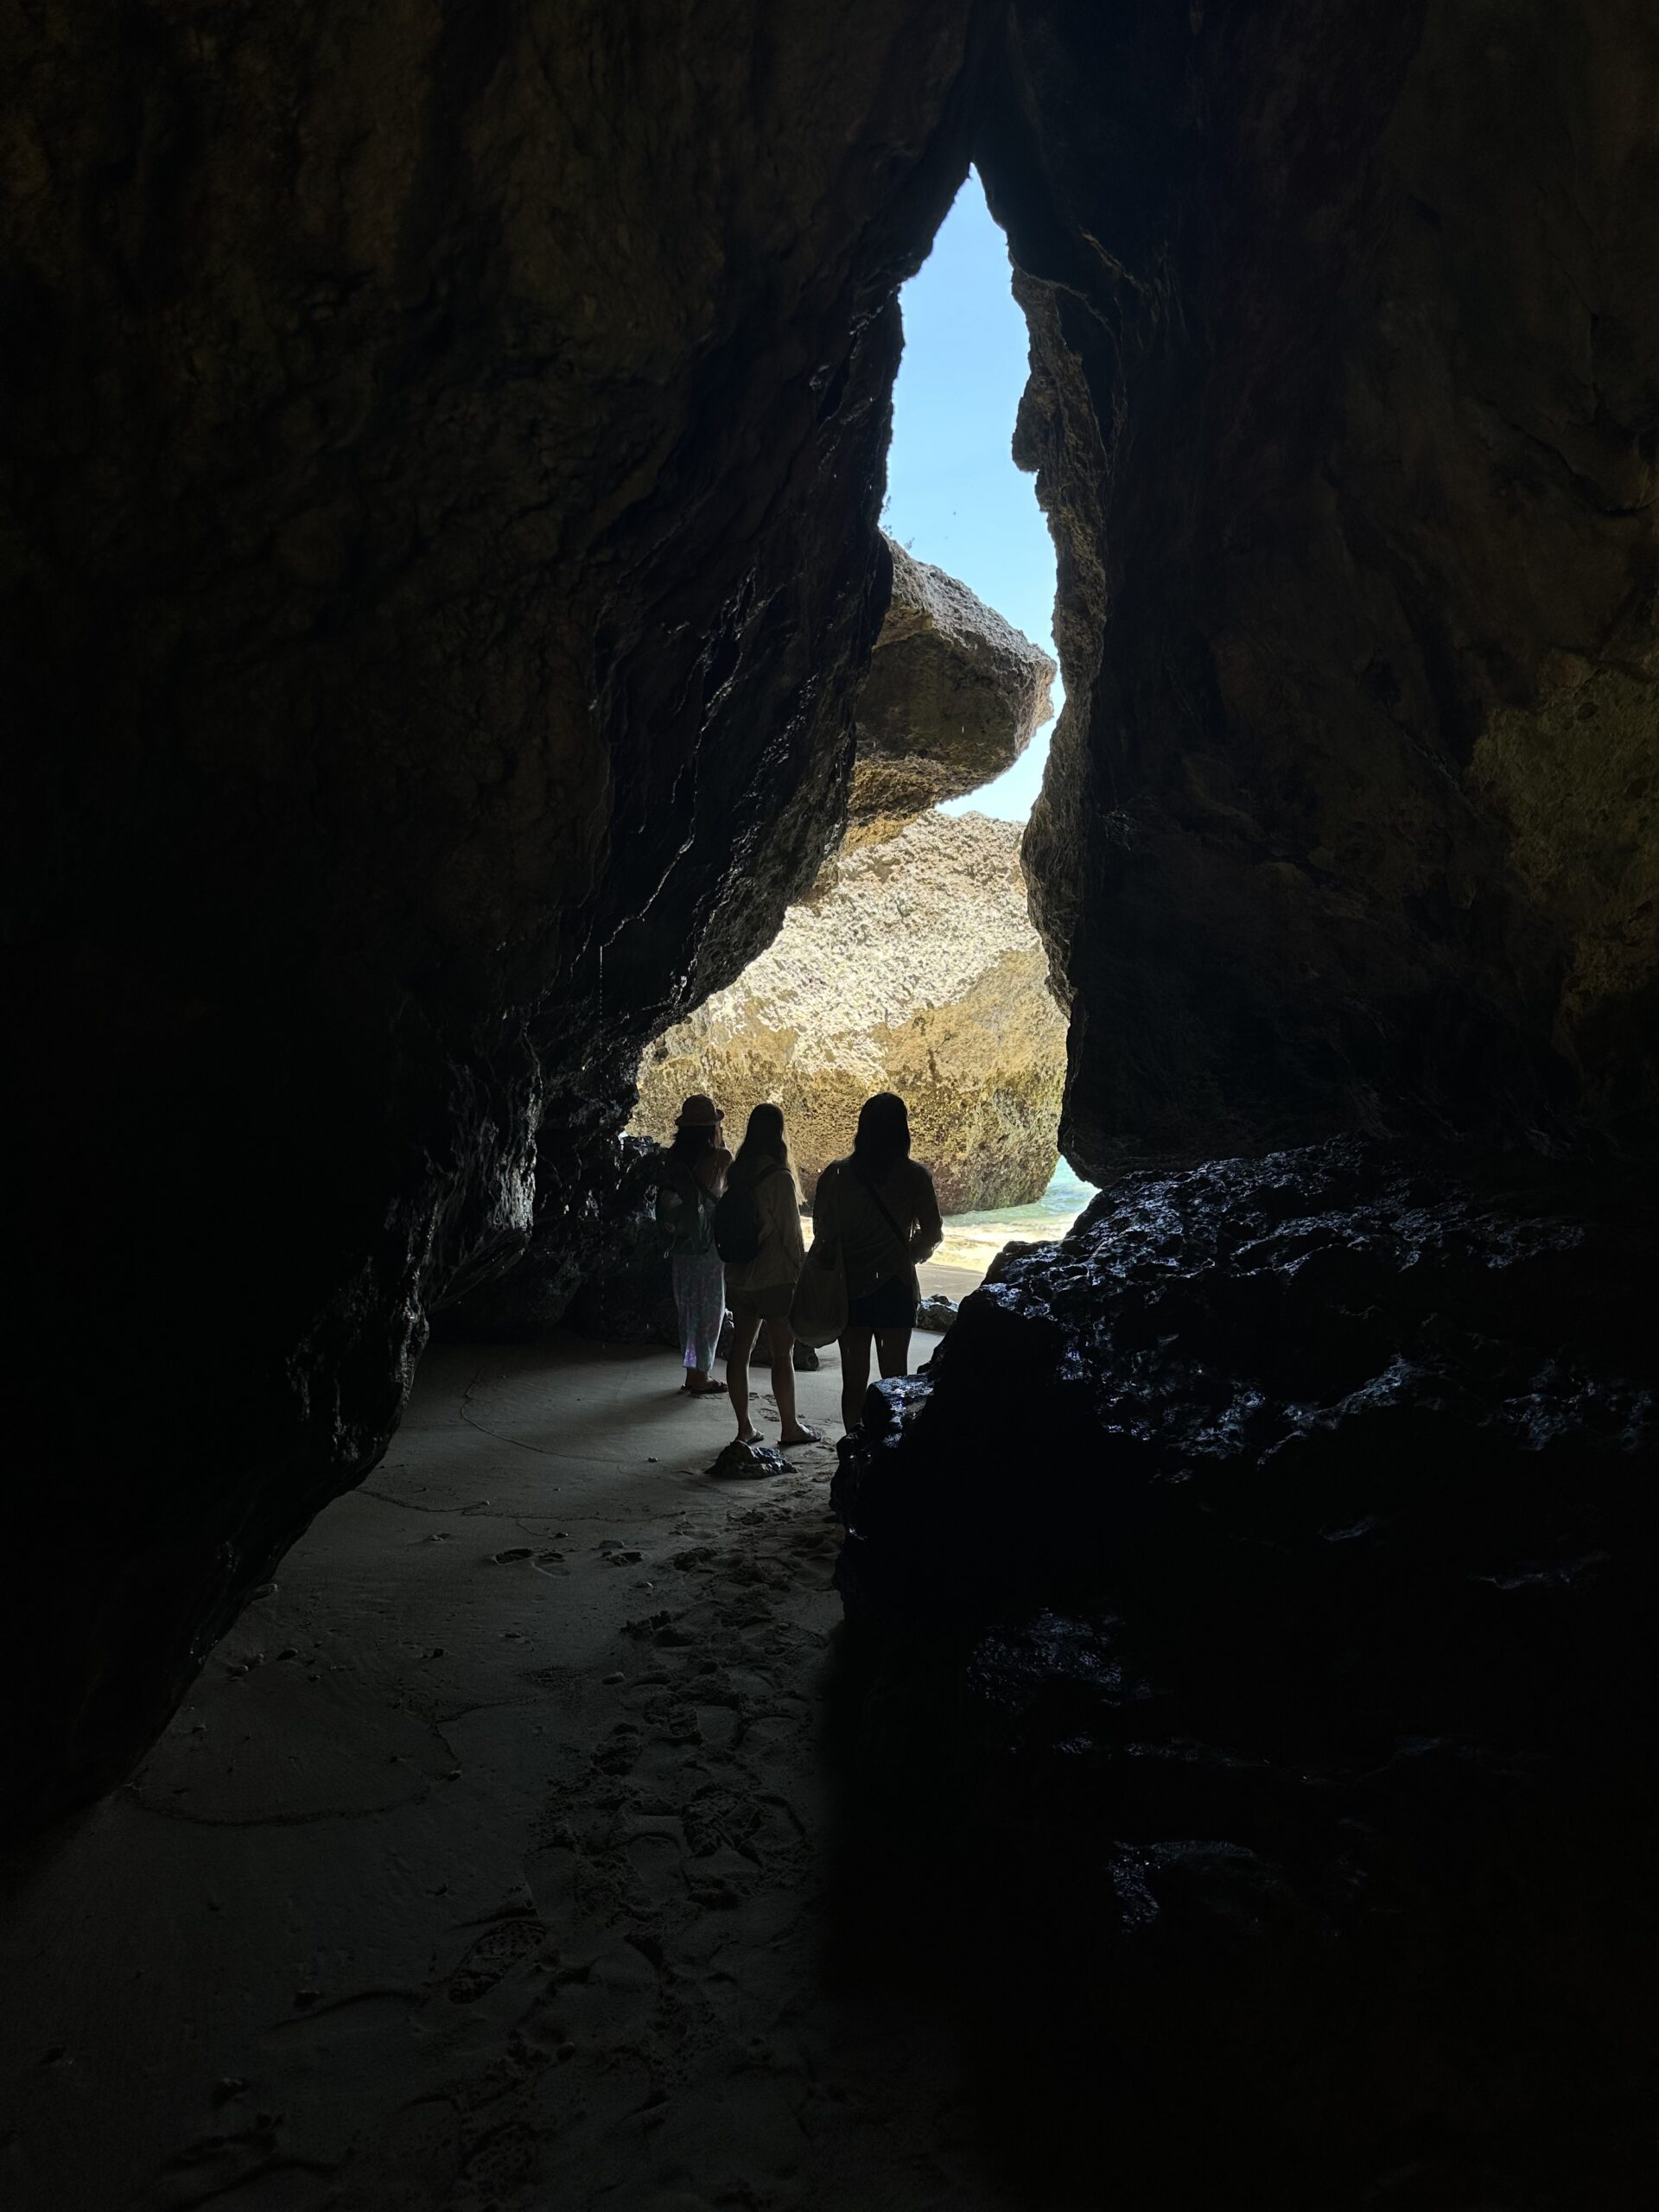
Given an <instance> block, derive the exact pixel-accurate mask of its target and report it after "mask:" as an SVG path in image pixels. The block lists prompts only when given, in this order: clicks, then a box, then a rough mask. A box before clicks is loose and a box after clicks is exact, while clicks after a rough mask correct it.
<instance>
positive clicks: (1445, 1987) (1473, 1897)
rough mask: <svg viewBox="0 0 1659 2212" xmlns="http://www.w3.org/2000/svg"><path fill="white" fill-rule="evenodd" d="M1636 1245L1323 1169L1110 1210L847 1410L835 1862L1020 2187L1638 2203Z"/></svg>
mask: <svg viewBox="0 0 1659 2212" xmlns="http://www.w3.org/2000/svg"><path fill="white" fill-rule="evenodd" d="M1656 1226H1659V1193H1656V1192H1655V1190H1654V1188H1653V1186H1652V1185H1651V1182H1650V1181H1649V1183H1648V1184H1647V1185H1645V1186H1644V1185H1642V1184H1641V1183H1640V1182H1639V1181H1638V1180H1637V1179H1636V1178H1634V1177H1633V1176H1631V1175H1630V1173H1629V1172H1628V1170H1621V1171H1619V1172H1618V1173H1609V1172H1605V1171H1603V1172H1599V1173H1596V1172H1587V1171H1584V1170H1579V1171H1573V1170H1571V1169H1566V1168H1562V1167H1560V1166H1554V1165H1551V1164H1548V1163H1544V1162H1541V1161H1539V1160H1536V1159H1522V1160H1508V1161H1489V1162H1486V1163H1484V1164H1482V1163H1479V1162H1477V1161H1475V1160H1472V1159H1471V1158H1468V1157H1459V1158H1452V1159H1446V1158H1440V1159H1436V1158H1434V1157H1432V1156H1427V1155H1423V1154H1416V1155H1405V1154H1399V1153H1384V1152H1382V1151H1380V1150H1376V1149H1373V1148H1371V1147H1364V1146H1362V1145H1359V1144H1357V1143H1355V1142H1352V1141H1342V1142H1339V1143H1334V1144H1331V1145H1327V1146H1324V1147H1318V1148H1314V1149H1312V1150H1307V1151H1300V1152H1294V1153H1289V1154H1279V1155H1276V1156H1273V1157H1270V1158H1268V1159H1266V1160H1260V1161H1244V1160H1234V1161H1228V1162H1220V1163H1216V1164H1213V1165H1211V1166H1208V1167H1206V1168H1203V1169H1198V1170H1194V1171H1192V1172H1190V1173H1185V1174H1180V1175H1165V1176H1160V1177H1152V1176H1141V1177H1134V1178H1126V1179H1123V1180H1122V1182H1120V1183H1119V1184H1118V1185H1116V1186H1115V1187H1114V1188H1113V1189H1111V1190H1109V1191H1107V1192H1103V1193H1102V1195H1101V1197H1100V1198H1098V1199H1097V1200H1096V1203H1095V1205H1093V1206H1092V1207H1091V1208H1090V1211H1089V1213H1088V1214H1087V1215H1085V1216H1084V1218H1083V1219H1082V1220H1081V1221H1080V1222H1079V1223H1078V1224H1077V1228H1076V1229H1075V1230H1073V1231H1072V1233H1071V1236H1068V1237H1067V1238H1066V1239H1065V1242H1064V1243H1061V1244H1059V1245H1057V1246H1049V1247H1038V1248H1033V1249H1027V1250H1026V1251H1025V1252H1023V1253H1021V1254H1019V1255H1013V1256H1010V1257H1009V1258H1007V1259H1006V1260H1005V1261H1004V1262H1001V1264H1000V1266H999V1267H998V1268H996V1269H995V1271H994V1274H993V1276H992V1278H991V1280H990V1281H988V1283H987V1285H986V1287H984V1288H983V1289H982V1290H981V1291H979V1292H977V1293H976V1294H973V1295H972V1296H970V1297H969V1298H968V1299H967V1300H964V1302H963V1307H962V1311H961V1314H960V1318H959V1319H958V1320H957V1325H956V1326H955V1328H954V1329H953V1330H952V1332H951V1333H950V1336H949V1337H948V1338H946V1339H945V1340H944V1344H942V1346H941V1347H940V1348H939V1350H938V1351H936V1353H935V1354H934V1355H933V1358H932V1360H931V1363H930V1366H929V1369H928V1370H927V1372H926V1373H925V1375H922V1376H915V1377H912V1378H910V1379H908V1380H906V1382H904V1383H891V1384H885V1385H882V1386H880V1388H879V1389H876V1390H875V1391H874V1392H873V1393H872V1395H871V1400H870V1405H869V1409H868V1413H867V1416H866V1421H865V1424H864V1427H863V1429H862V1431H861V1433H859V1434H858V1435H856V1436H855V1437H854V1438H852V1439H849V1440H848V1441H847V1442H846V1443H845V1444H843V1446H842V1464H841V1467H840V1471H839V1472H838V1473H837V1476H836V1483H835V1486H834V1493H833V1494H834V1497H835V1501H836V1504H837V1505H838V1507H839V1509H840V1510H841V1512H842V1517H843V1519H844V1521H845V1522H846V1523H847V1529H848V1538H847V1542H846V1545H845V1548H844V1549H843V1552H842V1560H841V1563H840V1568H839V1571H838V1576H837V1580H838V1581H839V1583H840V1586H841V1587H842V1592H843V1595H844V1597H845V1599H846V1601H847V1605H848V1611H849V1618H850V1624H851V1626H852V1628H853V1629H854V1630H855V1632H856V1634H857V1635H858V1637H859V1638H860V1640H861V1641H860V1647H859V1648H861V1649H862V1651H863V1659H862V1662H861V1664H862V1667H863V1669H864V1679H863V1682H862V1701H861V1716H860V1730H861V1734H860V1738H859V1740H860V1742H861V1750H862V1762H863V1766H864V1769H865V1772H864V1778H863V1789H864V1790H865V1793H866V1796H867V1801H868V1803H869V1804H870V1806H871V1808H872V1809H871V1811H870V1813H869V1815H868V1820H869V1823H870V1826H869V1832H868V1837H867V1838H866V1840H865V1844H864V1848H865V1849H867V1850H868V1853H869V1854H870V1863H871V1865H872V1866H873V1867H874V1868H876V1869H877V1870H878V1872H876V1874H875V1876H874V1881H875V1884H876V1885H877V1886H878V1887H879V1890H880V1894H881V1896H882V1897H886V1898H888V1899H891V1900H893V1904H892V1913H893V1920H892V1923H891V1927H890V1928H889V1929H887V1933H888V1934H890V1935H891V1936H892V1938H893V1941H894V1942H896V1943H898V1944H899V1946H901V1947H902V1948H901V1953H900V1956H899V1961H898V1962H897V1963H896V1965H895V1967H894V1968H893V1971H894V1973H895V1974H896V1976H897V1978H898V1979H899V1980H901V1981H902V1980H903V1978H904V1976H905V1974H906V1973H907V1972H911V1971H914V1970H915V1967H916V1962H917V1955H918V1951H919V1952H922V1953H925V1963H926V1965H927V1967H928V1968H929V1969H930V1970H932V1969H938V1971H940V1972H941V1973H942V1974H943V1975H944V1978H945V1981H946V1986H947V1987H949V1988H950V1993H951V1996H952V1999H953V2000H956V2001H960V2002H961V2003H962V2004H963V2005H964V2006H965V2007H966V2008H967V2011H966V2015H965V2017H966V2018H967V2021H968V2030H967V2032H968V2035H969V2040H971V2041H974V2042H976V2044H978V2042H979V2039H980V2038H981V2037H982V2038H983V2039H984V2040H983V2046H982V2048H983V2057H984V2065H985V2073H986V2079H987V2082H988V2083H989V2084H992V2085H995V2086H994V2088H992V2090H991V2092H990V2094H992V2096H993V2098H994V2099H995V2100H996V2101H998V2103H999V2105H1000V2107H1001V2109H1002V2111H1003V2113H1005V2115H1006V2118H1007V2125H1009V2126H1011V2127H1014V2128H1017V2130H1018V2131H1019V2143H1020V2154H1021V2155H1022V2156H1024V2155H1030V2156H1032V2157H1033V2158H1037V2159H1038V2160H1039V2161H1046V2162H1049V2164H1050V2166H1051V2167H1052V2168H1053V2169H1056V2170H1058V2171H1057V2173H1056V2175H1055V2177H1063V2178H1065V2179H1067V2180H1071V2181H1073V2182H1075V2181H1076V2180H1077V2177H1080V2176H1088V2177H1091V2178H1092V2179H1093V2180H1095V2181H1096V2182H1097V2180H1098V2177H1099V2175H1100V2174H1101V2172H1102V2171H1103V2167H1102V2163H1101V2162H1102V2159H1103V2155H1108V2156H1109V2167H1108V2169H1107V2170H1108V2171H1109V2172H1110V2175H1111V2177H1112V2179H1113V2180H1114V2182H1115V2183H1116V2184H1117V2185H1118V2186H1119V2187H1121V2188H1122V2190H1123V2191H1124V2193H1125V2197H1126V2201H1129V2202H1142V2201H1145V2202H1170V2201H1177V2196H1179V2201H1181V2202H1186V2201H1189V2200H1188V2197H1187V2196H1186V2195H1185V2194H1184V2193H1179V2192H1177V2193H1176V2195H1172V2194H1171V2193H1170V2191H1171V2188H1172V2183H1173V2181H1176V2180H1179V2182H1180V2183H1182V2184H1184V2185H1185V2184H1189V2183H1191V2184H1193V2185H1194V2186H1195V2188H1196V2186H1197V2185H1198V2184H1199V2183H1203V2184H1205V2185H1208V2184H1211V2183H1221V2182H1222V2181H1223V2180H1224V2175H1225V2171H1226V2170H1227V2169H1228V2167H1229V2166H1231V2167H1232V2169H1233V2170H1234V2171H1244V2172H1248V2173H1249V2174H1251V2175H1252V2176H1253V2177H1255V2179H1256V2180H1257V2181H1258V2182H1261V2183H1263V2184H1265V2183H1267V2182H1268V2179H1269V2178H1270V2177H1271V2178H1272V2179H1273V2180H1274V2182H1276V2183H1278V2184H1279V2193H1278V2194H1276V2195H1275V2198H1274V2201H1275V2202H1286V2203H1294V2204H1299V2205H1300V2204H1303V2203H1306V2204H1308V2205H1310V2206H1311V2205H1313V2204H1318V2203H1362V2202H1363V2203H1378V2204H1385V2205H1389V2206H1392V2205H1395V2204H1396V2203H1397V2204H1399V2205H1401V2206H1402V2207H1403V2206H1407V2205H1417V2204H1420V2203H1430V2202H1432V2203H1442V2202H1444V2203H1452V2202H1458V2203H1462V2202H1475V2201H1479V2202H1494V2203H1499V2202H1502V2203H1510V2202H1517V2203H1527V2204H1535V2205H1538V2206H1540V2207H1546V2206H1550V2207H1553V2206H1555V2205H1558V2204H1559V2205H1567V2204H1570V2203H1573V2202H1577V2201H1579V2199H1580V2196H1582V2195H1583V2194H1584V2193H1585V2190H1586V2177H1592V2180H1591V2183H1590V2186H1589V2194H1590V2195H1591V2196H1594V2197H1595V2198H1596V2199H1597V2201H1599V2202H1637V2201H1639V2197H1640V2194H1641V2188H1642V2186H1643V2183H1642V2177H1643V2176H1644V2175H1645V2174H1646V2172H1647V2170H1648V2159H1649V2150H1648V2146H1647V2125H1648V2123H1647V2107H1648V2103H1649V2092H1648V2087H1647V2083H1648V2079H1649V2067H1650V2063H1651V2055H1652V2053H1651V2045H1652V2034H1653V2025H1654V2023H1653V2017H1652V2006H1651V2000H1650V1990H1649V1969H1648V1963H1647V1959H1648V1949H1647V1947H1648V1943H1649V1936H1650V1930H1651V1924H1652V1923H1651V1914H1650V1908H1649V1903H1648V1893H1649V1873H1648V1869H1647V1864H1646V1847H1645V1844H1644V1841H1643V1838H1644V1837H1645V1835H1647V1834H1649V1833H1650V1823H1651V1820H1652V1817H1653V1815H1654V1813H1655V1811H1656V1804H1655V1796H1656V1793H1655V1788H1654V1777H1653V1773H1652V1770H1651V1763H1650V1757H1649V1745H1650V1743H1651V1737H1652V1726H1653V1719H1654V1696H1653V1687H1654V1683H1655V1681H1656V1679H1659V1671H1656V1668H1655V1664H1654V1662H1655V1657H1656V1654H1655V1650H1654V1629H1653V1624H1652V1618H1651V1609H1650V1601H1649V1595H1648V1590H1649V1580H1650V1574H1651V1566H1652V1560H1653V1555H1654V1544H1653V1539H1654V1535H1655V1520H1656V1500H1655V1497H1654V1491H1653V1479H1652V1478H1653V1468H1654V1465H1655V1464H1656V1460H1659V1350H1656V1324H1659V1290H1656V1284H1655V1281H1654V1274H1653V1269H1652V1266H1651V1254H1652V1251H1653V1249H1655V1239H1656ZM988 1377H989V1378H992V1380H993V1385H994V1387H990V1388H988V1387H987V1381H986V1379H987V1378H988ZM1033 1408H1039V1414H1038V1416H1037V1418H1036V1419H1035V1420H1033V1412H1032V1409H1033ZM918 1631H920V1633H918ZM895 1796H897V1797H898V1798H899V1799H900V1800H901V1801H902V1802H904V1803H905V1804H906V1807H907V1808H908V1811H909V1814H910V1816H911V1817H910V1819H909V1820H908V1821H895V1820H894V1819H893V1799H894V1797H895ZM906 1832H913V1833H915V1834H916V1835H917V1842H916V1845H915V1859H914V1863H913V1864H912V1865H910V1866H897V1865H895V1863H894V1858H893V1853H892V1850H891V1848H890V1842H891V1839H892V1838H893V1836H894V1834H903V1833H906ZM849 1848H850V1850H851V1853H852V1856H853V1857H854V1859H855V1860H856V1858H857V1856H858V1850H859V1847H858V1845H857V1843H856V1842H855V1843H854V1844H853V1845H852V1846H850V1847H849ZM867 1904H868V1900H867V1899H865V1898H863V1897H859V1898H857V1899H855V1901H854V1902H852V1903H851V1904H849V1907H848V1910H849V1918H851V1919H852V1920H854V1921H856V1920H857V1918H858V1917H859V1916H860V1915H861V1913H862V1912H863V1911H864V1910H865V1908H866V1905H867ZM930 1944H931V1945H933V1946H935V1948H932V1949H931V1950H930V1949H928V1948H927V1947H928V1946H929V1945H930ZM959 1961H967V1962H970V1963H969V1965H968V1966H967V1967H964V1968H961V1969H960V1970H959V1967H958V1965H957V1963H955V1962H959ZM953 1976H956V1977H958V1978H957V1979H956V1980H952V1977H953ZM1010 2080H1012V2082H1013V2083H1014V2087H1012V2088H1010V2087H1007V2083H1008V2082H1009V2081H1010ZM1195 2105H1196V2106H1198V2107H1199V2108H1201V2109H1203V2110H1204V2111H1205V2114H1206V2126H1205V2129H1204V2130H1202V2131H1198V2133H1197V2134H1196V2135H1194V2134H1192V2133H1185V2134H1184V2133H1183V2132H1182V2130H1181V2127H1180V2118H1181V2115H1182V2113H1190V2112H1191V2111H1192V2109H1193V2107H1194V2106H1195ZM1563 2110H1567V2111H1570V2112H1573V2113H1575V2114H1593V2120H1588V2119H1584V2120H1575V2121H1574V2122H1573V2124H1572V2125H1570V2126H1566V2127H1563V2126H1562V2124H1561V2121H1560V2114H1561V2113H1562V2111H1563ZM1103 2145H1106V2146H1109V2153H1105V2154H1103ZM1402 2145H1411V2146H1412V2157H1411V2163H1410V2184H1409V2186H1408V2185H1405V2184H1404V2183H1399V2184H1398V2186H1397V2187H1396V2184H1397V2183H1398V2170H1399V2162H1400V2159H1401V2157H1402ZM1172 2158H1173V2161H1174V2164H1173V2169H1172V2168H1171V2165H1170V2163H1169V2162H1170V2161H1171V2159H1172ZM1142 2159H1147V2160H1149V2161H1151V2165H1150V2167H1149V2169H1148V2177H1155V2179H1156V2181H1157V2183H1158V2184H1159V2186H1158V2188H1157V2189H1156V2190H1150V2191H1149V2193H1148V2194H1147V2196H1146V2197H1145V2198H1144V2199H1143V2198H1142V2197H1141V2196H1139V2195H1137V2194H1135V2189H1134V2188H1133V2187H1132V2186H1131V2184H1132V2183H1134V2182H1135V2177H1136V2175H1137V2172H1138V2170H1139V2162H1140V2161H1141V2160H1142ZM1142 2178H1143V2179H1145V2178H1147V2177H1142ZM1061 2201H1069V2200H1066V2199H1065V2198H1064V2197H1062V2200H1061ZM1191 2201H1194V2202H1198V2201H1206V2202H1207V2201H1211V2199H1210V2198H1209V2197H1207V2196H1204V2195H1203V2194H1202V2192H1201V2190H1200V2191H1199V2193H1197V2194H1195V2195H1193V2196H1192V2200H1191Z"/></svg>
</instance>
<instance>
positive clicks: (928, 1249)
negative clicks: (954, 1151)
mask: <svg viewBox="0 0 1659 2212" xmlns="http://www.w3.org/2000/svg"><path fill="white" fill-rule="evenodd" d="M912 1205H914V1207H915V1209H916V1230H915V1234H914V1235H913V1236H912V1238H911V1240H910V1256H911V1259H912V1262H920V1261H922V1260H926V1259H930V1258H931V1256H932V1255H933V1254H934V1253H935V1252H937V1251H938V1249H939V1246H940V1244H941V1243H943V1242H944V1222H943V1220H942V1219H941V1218H940V1216H939V1201H938V1193H937V1192H935V1190H934V1188H933V1178H932V1177H931V1175H930V1174H929V1173H928V1172H927V1170H926V1168H925V1167H918V1168H917V1170H916V1192H915V1196H914V1198H912Z"/></svg>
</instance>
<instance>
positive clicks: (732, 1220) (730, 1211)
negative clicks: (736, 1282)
mask: <svg viewBox="0 0 1659 2212" xmlns="http://www.w3.org/2000/svg"><path fill="white" fill-rule="evenodd" d="M779 1172H780V1171H779V1170H778V1169H776V1168H772V1167H768V1168H767V1170H766V1175H772V1174H774V1173H779ZM766 1175H757V1176H756V1177H755V1179H754V1180H753V1182H752V1183H740V1184H739V1185H737V1187H736V1188H735V1189H734V1190H728V1192H726V1193H725V1195H724V1196H723V1197H722V1198H721V1200H720V1202H719V1204H718V1205H716V1206H715V1251H716V1252H718V1253H719V1255H720V1256H721V1259H722V1260H724V1261H725V1262H726V1264H727V1266H728V1268H742V1267H747V1265H748V1263H749V1262H750V1261H751V1260H752V1259H753V1258H754V1256H755V1255H756V1254H757V1253H758V1252H759V1251H760V1207H759V1206H758V1205H756V1204H755V1202H754V1194H755V1192H756V1191H757V1190H759V1188H760V1185H761V1184H762V1183H764V1182H765V1181H766Z"/></svg>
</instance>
